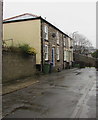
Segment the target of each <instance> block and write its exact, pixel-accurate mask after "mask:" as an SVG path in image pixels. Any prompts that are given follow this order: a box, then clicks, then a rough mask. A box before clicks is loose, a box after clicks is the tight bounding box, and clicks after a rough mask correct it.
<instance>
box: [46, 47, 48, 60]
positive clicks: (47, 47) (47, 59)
mask: <svg viewBox="0 0 98 120" xmlns="http://www.w3.org/2000/svg"><path fill="white" fill-rule="evenodd" d="M45 60H48V45H45Z"/></svg>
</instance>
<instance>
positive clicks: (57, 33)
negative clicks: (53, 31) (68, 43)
mask: <svg viewBox="0 0 98 120" xmlns="http://www.w3.org/2000/svg"><path fill="white" fill-rule="evenodd" d="M57 44H59V33H58V32H57Z"/></svg>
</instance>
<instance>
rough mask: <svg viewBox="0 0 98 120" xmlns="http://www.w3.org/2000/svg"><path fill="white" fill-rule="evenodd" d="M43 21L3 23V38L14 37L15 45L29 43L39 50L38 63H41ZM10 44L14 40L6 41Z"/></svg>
mask: <svg viewBox="0 0 98 120" xmlns="http://www.w3.org/2000/svg"><path fill="white" fill-rule="evenodd" d="M40 24H41V22H40V20H30V21H21V22H14V23H6V24H3V40H7V39H13V45H14V46H18V45H19V44H24V43H26V44H29V45H30V46H31V47H33V48H35V49H36V51H37V55H36V64H40V63H41V32H40V31H41V28H40V27H41V25H40ZM6 43H7V44H8V45H11V44H12V41H11V40H9V41H6Z"/></svg>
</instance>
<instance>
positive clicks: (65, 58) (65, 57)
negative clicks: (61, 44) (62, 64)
mask: <svg viewBox="0 0 98 120" xmlns="http://www.w3.org/2000/svg"><path fill="white" fill-rule="evenodd" d="M64 61H67V52H66V50H64Z"/></svg>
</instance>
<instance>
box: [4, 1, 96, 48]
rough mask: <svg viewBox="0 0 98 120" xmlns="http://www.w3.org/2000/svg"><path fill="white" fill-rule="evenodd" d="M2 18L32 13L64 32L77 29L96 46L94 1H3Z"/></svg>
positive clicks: (71, 31)
mask: <svg viewBox="0 0 98 120" xmlns="http://www.w3.org/2000/svg"><path fill="white" fill-rule="evenodd" d="M20 1H21V0H20ZM3 11H4V13H3V15H4V18H9V17H12V16H16V15H19V14H23V13H32V14H36V15H39V16H42V17H43V18H45V17H46V20H47V21H49V22H51V23H52V24H53V25H55V26H56V27H58V28H59V29H60V30H62V31H63V32H65V33H68V34H70V33H73V32H75V31H78V32H79V33H81V34H83V35H85V36H86V37H87V38H88V39H89V40H90V41H91V43H92V44H93V46H95V47H96V2H69V3H68V2H30V1H29V2H28V0H25V2H22V1H21V2H19V1H18V2H10V0H7V1H5V2H4V9H3Z"/></svg>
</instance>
